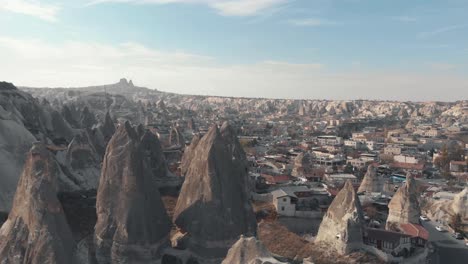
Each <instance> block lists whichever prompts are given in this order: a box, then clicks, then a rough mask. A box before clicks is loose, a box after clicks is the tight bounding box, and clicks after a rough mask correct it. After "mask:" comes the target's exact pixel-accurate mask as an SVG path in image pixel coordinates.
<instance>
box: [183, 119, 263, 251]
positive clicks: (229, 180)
mask: <svg viewBox="0 0 468 264" xmlns="http://www.w3.org/2000/svg"><path fill="white" fill-rule="evenodd" d="M235 166H236V163H234V162H233V160H232V153H231V152H230V150H229V148H228V147H227V144H226V142H225V140H224V139H223V137H222V136H221V133H220V131H219V129H218V127H217V126H216V125H214V126H212V127H211V128H210V130H209V131H208V133H207V134H206V135H205V136H204V137H203V138H202V139H201V140H200V142H199V143H198V145H197V147H196V148H195V150H194V153H193V159H192V161H191V163H190V166H189V168H188V171H187V174H186V177H185V182H184V184H183V186H182V190H181V193H180V196H179V199H178V201H177V206H176V208H175V212H174V222H175V224H176V225H177V227H178V228H179V229H180V230H181V232H183V233H185V234H186V235H188V236H189V237H190V238H189V240H190V241H189V243H188V244H189V246H188V247H189V248H191V249H192V250H193V251H194V252H196V253H197V254H200V255H204V256H206V257H218V258H220V257H224V256H225V254H226V252H227V249H228V248H229V247H231V246H232V244H233V243H234V242H235V241H236V240H237V239H238V237H239V235H241V234H245V235H254V234H255V233H256V227H257V225H256V220H255V216H254V214H253V210H252V206H251V204H250V202H249V200H248V197H247V196H246V193H245V186H243V184H244V179H243V177H242V175H238V174H239V170H237V169H236V168H235Z"/></svg>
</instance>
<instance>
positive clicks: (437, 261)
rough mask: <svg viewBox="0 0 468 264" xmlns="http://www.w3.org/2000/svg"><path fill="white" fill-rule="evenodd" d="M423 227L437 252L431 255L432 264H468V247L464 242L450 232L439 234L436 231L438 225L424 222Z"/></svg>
mask: <svg viewBox="0 0 468 264" xmlns="http://www.w3.org/2000/svg"><path fill="white" fill-rule="evenodd" d="M423 226H424V227H425V228H426V229H427V231H429V241H431V242H432V243H434V245H435V252H434V254H432V255H431V257H430V259H429V260H430V261H429V263H431V264H445V263H448V264H467V263H468V247H466V246H465V242H464V241H463V240H457V239H455V238H453V237H452V235H451V234H450V232H447V231H446V232H439V231H437V230H436V229H435V226H437V223H435V222H432V221H428V222H423Z"/></svg>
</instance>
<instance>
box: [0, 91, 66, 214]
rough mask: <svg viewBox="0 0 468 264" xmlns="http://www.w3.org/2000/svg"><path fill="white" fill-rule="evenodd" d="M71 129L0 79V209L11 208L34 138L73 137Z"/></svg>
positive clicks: (55, 114) (47, 108)
mask: <svg viewBox="0 0 468 264" xmlns="http://www.w3.org/2000/svg"><path fill="white" fill-rule="evenodd" d="M73 135H74V131H73V130H72V129H71V128H70V126H69V124H68V123H67V122H66V121H65V120H63V118H62V116H61V115H60V114H59V113H58V112H57V111H54V110H53V109H51V107H50V106H49V105H48V104H47V102H44V104H41V103H40V102H39V101H38V100H37V99H35V98H33V97H32V96H31V95H30V94H27V93H25V92H23V91H20V90H18V89H17V88H16V87H15V86H14V85H13V84H11V83H6V82H0V171H1V173H2V176H1V177H0V212H8V211H9V210H10V209H11V206H12V202H13V196H14V193H15V190H16V185H17V183H18V178H19V175H20V174H21V170H22V169H23V166H24V162H25V156H26V153H27V152H28V150H29V149H30V148H31V146H32V143H33V142H35V141H36V140H40V141H42V142H59V143H60V144H61V143H63V142H65V144H66V142H67V141H69V140H71V139H72V138H73Z"/></svg>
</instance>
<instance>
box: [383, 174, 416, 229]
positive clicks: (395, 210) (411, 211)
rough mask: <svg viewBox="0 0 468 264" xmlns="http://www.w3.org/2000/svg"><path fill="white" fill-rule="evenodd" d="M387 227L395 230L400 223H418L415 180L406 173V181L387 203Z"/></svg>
mask: <svg viewBox="0 0 468 264" xmlns="http://www.w3.org/2000/svg"><path fill="white" fill-rule="evenodd" d="M388 209H389V212H388V218H387V225H386V228H387V229H392V230H395V229H396V230H397V229H398V227H399V225H400V224H407V223H413V224H419V216H420V215H421V209H420V207H419V201H418V190H417V186H416V182H415V180H414V178H413V176H411V174H408V175H407V176H406V183H405V184H404V185H403V186H401V187H400V188H399V189H398V191H397V192H396V193H395V195H394V196H393V198H392V200H391V201H390V203H389V204H388Z"/></svg>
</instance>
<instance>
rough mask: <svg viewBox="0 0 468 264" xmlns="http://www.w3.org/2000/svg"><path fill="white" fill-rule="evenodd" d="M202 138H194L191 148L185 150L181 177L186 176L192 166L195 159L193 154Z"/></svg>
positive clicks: (181, 165) (181, 163)
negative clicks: (191, 163)
mask: <svg viewBox="0 0 468 264" xmlns="http://www.w3.org/2000/svg"><path fill="white" fill-rule="evenodd" d="M200 139H201V136H200V134H196V135H195V136H193V138H192V141H191V143H190V146H188V147H186V148H185V150H184V155H182V161H181V162H180V174H181V176H185V174H186V173H187V170H188V167H189V166H190V162H192V159H193V153H194V152H195V149H196V147H197V145H198V142H200Z"/></svg>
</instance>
